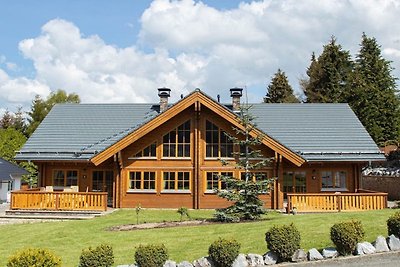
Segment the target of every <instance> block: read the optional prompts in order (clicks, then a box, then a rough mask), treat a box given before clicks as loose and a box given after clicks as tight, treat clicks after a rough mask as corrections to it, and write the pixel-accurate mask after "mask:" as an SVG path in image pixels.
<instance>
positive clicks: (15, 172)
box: [0, 158, 28, 180]
mask: <svg viewBox="0 0 400 267" xmlns="http://www.w3.org/2000/svg"><path fill="white" fill-rule="evenodd" d="M24 174H28V172H27V171H26V170H25V169H23V168H21V167H19V166H17V165H15V164H12V163H11V162H9V161H7V160H5V159H3V158H0V180H9V179H10V178H11V177H10V176H22V175H24Z"/></svg>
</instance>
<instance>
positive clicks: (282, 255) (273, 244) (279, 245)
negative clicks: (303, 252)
mask: <svg viewBox="0 0 400 267" xmlns="http://www.w3.org/2000/svg"><path fill="white" fill-rule="evenodd" d="M265 241H266V242H267V247H268V249H270V250H272V251H273V252H275V253H276V254H278V256H279V259H280V261H289V260H290V259H291V257H292V256H293V254H294V253H295V252H296V250H298V249H299V248H300V232H299V230H297V228H296V226H295V225H294V224H293V223H291V224H289V225H281V226H273V227H272V228H271V229H269V230H268V231H267V232H266V233H265Z"/></svg>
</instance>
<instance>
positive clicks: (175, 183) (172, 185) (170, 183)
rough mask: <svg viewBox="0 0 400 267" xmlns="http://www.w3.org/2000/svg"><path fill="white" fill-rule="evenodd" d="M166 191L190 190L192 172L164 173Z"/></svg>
mask: <svg viewBox="0 0 400 267" xmlns="http://www.w3.org/2000/svg"><path fill="white" fill-rule="evenodd" d="M163 182H164V187H163V189H164V190H190V172H164V173H163Z"/></svg>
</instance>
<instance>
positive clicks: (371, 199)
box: [287, 192, 387, 212]
mask: <svg viewBox="0 0 400 267" xmlns="http://www.w3.org/2000/svg"><path fill="white" fill-rule="evenodd" d="M287 200H288V209H287V210H288V212H289V211H293V209H295V210H297V211H299V212H341V211H360V210H380V209H384V208H387V193H378V192H368V193H364V192H363V193H316V194H313V193H288V194H287Z"/></svg>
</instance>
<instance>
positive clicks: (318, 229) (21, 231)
mask: <svg viewBox="0 0 400 267" xmlns="http://www.w3.org/2000/svg"><path fill="white" fill-rule="evenodd" d="M394 212H395V210H389V209H386V210H380V211H366V212H357V213H330V214H298V215H283V214H279V213H275V212H271V213H269V214H268V215H266V217H265V220H263V221H259V222H251V223H235V224H211V225H203V226H188V227H175V228H164V229H148V230H136V231H120V232H110V231H107V228H108V227H110V226H117V225H122V224H135V223H136V214H135V210H133V209H132V210H130V209H124V210H119V211H116V212H114V213H113V214H110V215H107V216H104V217H100V218H96V219H92V220H82V221H64V222H44V223H29V224H18V225H2V226H0V255H2V257H0V266H5V265H6V262H7V257H8V256H9V255H11V254H12V253H13V252H14V251H16V250H18V249H21V248H25V247H41V248H48V249H50V250H53V251H54V252H55V253H56V254H57V255H59V256H61V257H62V262H63V266H77V264H78V261H79V256H80V253H81V250H82V249H83V248H86V247H88V246H97V245H99V244H101V243H108V244H111V245H112V247H113V249H114V255H115V263H116V264H128V263H133V261H134V260H133V255H134V251H135V247H136V246H137V245H139V244H147V243H164V244H165V245H166V247H167V248H168V250H169V255H170V259H172V260H175V261H177V262H179V261H182V260H189V261H193V260H195V259H197V258H199V257H201V256H205V255H207V250H208V246H209V245H210V244H211V242H213V241H214V240H215V239H217V238H218V237H226V238H235V239H237V240H238V241H239V242H240V243H241V250H240V251H241V252H242V253H250V252H253V253H259V254H262V253H265V252H266V251H267V248H266V243H265V240H264V234H265V232H266V230H267V229H268V228H269V227H271V226H273V225H280V224H288V223H291V222H293V223H294V224H295V225H296V226H297V227H298V229H299V230H300V232H301V239H302V248H304V249H310V248H312V247H315V248H318V249H320V248H324V247H327V246H332V243H331V241H330V239H329V230H330V227H331V226H332V225H333V224H334V223H335V222H339V221H344V220H350V219H358V220H361V221H362V224H363V226H364V229H365V232H366V237H365V240H366V241H370V242H372V241H373V240H375V238H376V237H377V236H378V235H384V236H386V235H387V229H386V220H387V218H388V217H389V216H390V215H391V214H393V213H394ZM212 213H213V211H211V210H191V211H190V214H191V216H192V218H210V217H212ZM177 220H179V215H178V214H177V212H176V210H151V209H149V210H142V211H141V214H140V222H162V221H177Z"/></svg>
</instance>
